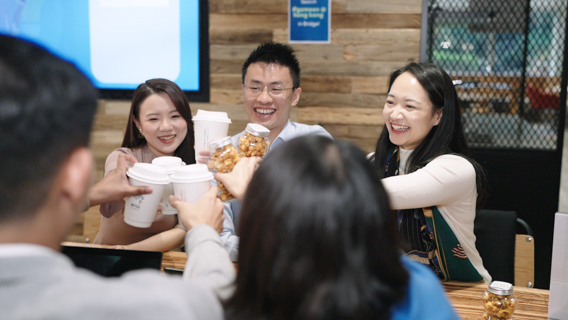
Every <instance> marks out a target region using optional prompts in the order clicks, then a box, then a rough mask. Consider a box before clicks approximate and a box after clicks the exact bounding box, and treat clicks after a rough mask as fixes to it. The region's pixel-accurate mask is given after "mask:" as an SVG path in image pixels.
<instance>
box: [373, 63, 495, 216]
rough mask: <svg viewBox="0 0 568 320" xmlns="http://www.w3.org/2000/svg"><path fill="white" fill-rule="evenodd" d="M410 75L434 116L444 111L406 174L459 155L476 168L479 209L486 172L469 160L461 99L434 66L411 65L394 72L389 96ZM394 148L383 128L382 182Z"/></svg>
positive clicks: (378, 154)
mask: <svg viewBox="0 0 568 320" xmlns="http://www.w3.org/2000/svg"><path fill="white" fill-rule="evenodd" d="M405 72H409V73H410V74H412V76H414V77H415V78H416V80H418V82H419V83H420V84H421V85H422V87H423V88H424V90H426V92H427V93H428V98H429V99H430V101H431V102H432V113H435V112H437V111H438V110H442V118H441V119H440V123H439V124H438V125H437V126H434V127H432V130H430V132H429V133H428V135H427V136H426V138H424V140H422V142H421V143H420V144H419V145H418V146H417V147H416V148H415V149H414V151H413V152H412V154H411V155H410V157H409V159H408V162H407V167H406V172H407V173H411V172H414V171H416V170H418V169H421V168H423V167H424V166H426V165H427V164H428V163H429V162H430V161H432V160H434V158H436V157H438V156H441V155H443V154H457V155H460V156H462V157H464V158H466V159H467V160H469V162H471V164H472V165H473V167H474V168H475V174H476V184H477V205H478V209H479V207H480V206H481V205H482V204H483V203H484V201H485V197H486V185H487V182H486V175H485V170H484V169H483V167H481V166H480V165H479V164H478V163H477V162H476V161H475V160H473V159H471V158H469V157H468V147H467V142H466V140H465V136H464V134H463V128H462V123H461V113H460V108H459V103H458V95H457V93H456V89H455V88H454V85H453V82H452V79H451V78H450V76H449V75H448V74H447V73H446V72H445V71H444V70H443V69H442V68H440V67H438V66H436V65H434V64H432V63H426V62H423V63H416V62H412V63H409V64H407V65H406V66H404V67H402V68H400V69H397V70H395V71H394V72H393V73H392V74H391V76H390V79H389V92H390V89H391V87H392V84H393V83H394V81H395V80H396V78H398V76H400V75H401V74H403V73H405ZM394 147H395V145H394V144H393V143H392V142H391V141H390V138H389V133H388V129H387V126H386V125H385V126H384V127H383V130H382V132H381V135H380V136H379V139H378V140H377V147H376V150H375V155H374V158H373V162H374V165H375V169H376V170H377V172H378V174H379V176H380V177H381V178H384V177H385V165H386V161H387V158H388V156H389V154H390V153H392V151H393V149H394Z"/></svg>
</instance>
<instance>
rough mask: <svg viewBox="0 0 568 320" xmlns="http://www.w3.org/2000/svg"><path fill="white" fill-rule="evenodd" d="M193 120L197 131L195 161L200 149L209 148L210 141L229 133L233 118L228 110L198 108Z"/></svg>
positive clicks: (195, 131)
mask: <svg viewBox="0 0 568 320" xmlns="http://www.w3.org/2000/svg"><path fill="white" fill-rule="evenodd" d="M192 120H193V131H194V133H195V162H198V158H199V151H201V150H203V149H207V145H208V144H209V142H210V141H213V140H216V139H219V138H222V137H225V136H227V135H228V134H229V124H230V123H231V119H229V116H228V115H227V113H226V112H217V111H205V110H197V113H196V114H195V117H193V118H192Z"/></svg>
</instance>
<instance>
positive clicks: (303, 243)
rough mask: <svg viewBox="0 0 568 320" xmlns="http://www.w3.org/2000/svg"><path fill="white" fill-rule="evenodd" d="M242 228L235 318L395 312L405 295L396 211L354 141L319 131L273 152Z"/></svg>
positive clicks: (231, 315)
mask: <svg viewBox="0 0 568 320" xmlns="http://www.w3.org/2000/svg"><path fill="white" fill-rule="evenodd" d="M238 230H239V234H240V244H239V248H240V249H239V251H240V252H239V258H238V266H239V272H238V274H237V279H236V291H235V294H234V296H233V297H232V298H231V299H230V300H229V301H228V302H227V303H226V310H227V312H226V318H227V319H318V320H321V319H366V318H368V319H389V318H390V309H391V306H393V305H394V304H395V303H396V302H398V301H401V300H402V299H403V298H404V297H405V292H406V291H405V290H406V288H407V284H408V272H407V271H406V269H404V267H403V266H402V263H401V261H400V251H399V248H400V247H399V244H400V240H399V234H398V230H397V227H396V214H394V213H393V212H391V211H390V209H389V203H388V198H387V195H386V192H385V190H384V189H383V187H382V184H381V182H380V179H379V177H378V176H377V174H376V172H375V170H374V169H373V166H372V165H371V163H370V162H369V161H368V160H367V159H366V157H365V154H364V153H363V152H362V151H361V150H360V149H358V148H357V147H356V146H354V145H353V144H352V143H349V142H334V141H333V140H331V139H329V138H327V137H323V136H316V135H312V136H303V137H300V138H296V139H293V140H291V141H289V142H287V143H286V144H284V145H282V146H281V147H279V148H277V149H275V150H274V151H272V152H271V153H270V154H269V155H268V156H267V158H266V159H265V160H264V161H263V162H262V163H261V165H260V167H259V169H258V170H257V172H256V173H255V175H254V177H253V178H252V181H251V182H250V185H249V187H248V189H247V192H246V197H245V200H244V202H243V207H242V212H241V217H240V222H239V228H238Z"/></svg>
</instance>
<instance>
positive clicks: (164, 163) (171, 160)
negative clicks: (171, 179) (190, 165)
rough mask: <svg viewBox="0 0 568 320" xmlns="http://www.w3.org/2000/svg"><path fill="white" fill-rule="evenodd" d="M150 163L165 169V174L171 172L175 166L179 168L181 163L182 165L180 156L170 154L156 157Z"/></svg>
mask: <svg viewBox="0 0 568 320" xmlns="http://www.w3.org/2000/svg"><path fill="white" fill-rule="evenodd" d="M152 164H155V165H157V166H160V167H162V168H164V169H166V172H167V174H171V173H172V172H173V171H174V170H175V169H176V168H179V167H181V166H182V165H184V164H183V161H181V158H180V157H172V156H163V157H157V158H155V159H154V160H152Z"/></svg>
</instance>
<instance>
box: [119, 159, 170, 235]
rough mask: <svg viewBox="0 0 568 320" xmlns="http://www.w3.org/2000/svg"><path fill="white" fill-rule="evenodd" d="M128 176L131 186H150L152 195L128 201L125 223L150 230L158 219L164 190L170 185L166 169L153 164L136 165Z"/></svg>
mask: <svg viewBox="0 0 568 320" xmlns="http://www.w3.org/2000/svg"><path fill="white" fill-rule="evenodd" d="M126 175H127V176H128V181H129V182H130V185H132V186H149V187H151V188H152V193H150V194H142V195H138V196H133V197H129V198H127V199H126V203H125V205H124V222H126V223H127V224H129V225H131V226H133V227H138V228H148V227H150V226H151V225H152V222H154V219H155V218H156V212H157V211H158V206H159V205H160V199H161V198H162V194H163V192H164V188H165V187H166V185H167V184H168V183H170V179H169V178H168V175H167V173H166V169H164V168H162V167H160V166H157V165H154V164H151V163H135V164H134V166H132V168H130V169H128V171H126Z"/></svg>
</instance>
